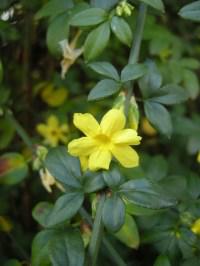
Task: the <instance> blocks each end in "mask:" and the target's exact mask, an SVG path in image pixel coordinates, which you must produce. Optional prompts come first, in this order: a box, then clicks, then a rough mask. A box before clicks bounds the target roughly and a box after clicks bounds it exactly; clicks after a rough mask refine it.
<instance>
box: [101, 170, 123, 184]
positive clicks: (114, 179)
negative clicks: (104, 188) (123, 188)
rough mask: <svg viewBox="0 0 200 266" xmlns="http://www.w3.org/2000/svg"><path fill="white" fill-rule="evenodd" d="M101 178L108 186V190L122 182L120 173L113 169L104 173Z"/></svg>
mask: <svg viewBox="0 0 200 266" xmlns="http://www.w3.org/2000/svg"><path fill="white" fill-rule="evenodd" d="M103 178H104V180H105V182H106V184H107V185H108V187H110V188H116V187H118V186H119V185H120V184H121V183H122V182H123V180H124V179H123V178H122V176H121V174H120V172H119V171H118V170H117V169H116V168H113V169H111V170H109V171H104V172H103Z"/></svg>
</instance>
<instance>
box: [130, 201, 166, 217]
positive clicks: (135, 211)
mask: <svg viewBox="0 0 200 266" xmlns="http://www.w3.org/2000/svg"><path fill="white" fill-rule="evenodd" d="M161 211H162V210H153V209H147V208H145V207H141V206H138V205H136V204H134V203H133V202H127V203H126V212H127V213H129V214H131V215H134V216H150V215H155V214H157V213H159V212H161Z"/></svg>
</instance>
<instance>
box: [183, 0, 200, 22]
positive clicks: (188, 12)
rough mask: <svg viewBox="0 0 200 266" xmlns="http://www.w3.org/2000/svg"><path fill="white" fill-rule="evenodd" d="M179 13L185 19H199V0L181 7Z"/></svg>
mask: <svg viewBox="0 0 200 266" xmlns="http://www.w3.org/2000/svg"><path fill="white" fill-rule="evenodd" d="M179 15H180V16H181V17H182V18H185V19H191V20H193V21H197V22H199V21H200V1H195V2H193V3H190V4H188V5H186V6H184V7H182V8H181V10H180V11H179Z"/></svg>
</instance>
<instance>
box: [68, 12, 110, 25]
mask: <svg viewBox="0 0 200 266" xmlns="http://www.w3.org/2000/svg"><path fill="white" fill-rule="evenodd" d="M107 18H108V14H107V12H106V11H105V10H104V9H101V8H89V9H86V10H83V11H81V12H79V13H77V14H76V15H75V16H73V17H72V18H71V20H70V24H71V25H72V26H93V25H98V24H100V23H101V22H104V21H105V20H106V19H107Z"/></svg>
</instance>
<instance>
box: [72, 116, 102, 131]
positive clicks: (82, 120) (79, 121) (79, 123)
mask: <svg viewBox="0 0 200 266" xmlns="http://www.w3.org/2000/svg"><path fill="white" fill-rule="evenodd" d="M73 122H74V125H75V126H76V127H77V128H78V129H79V130H81V131H82V132H83V133H84V134H85V135H86V136H95V135H96V134H98V132H99V130H100V127H99V123H98V122H97V120H96V119H95V118H94V117H93V116H92V115H91V114H88V113H86V114H80V113H76V114H74V121H73Z"/></svg>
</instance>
